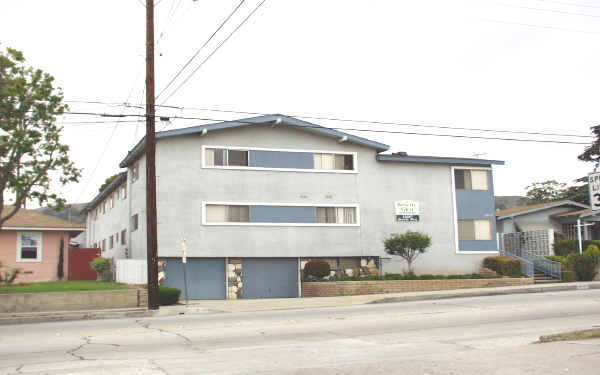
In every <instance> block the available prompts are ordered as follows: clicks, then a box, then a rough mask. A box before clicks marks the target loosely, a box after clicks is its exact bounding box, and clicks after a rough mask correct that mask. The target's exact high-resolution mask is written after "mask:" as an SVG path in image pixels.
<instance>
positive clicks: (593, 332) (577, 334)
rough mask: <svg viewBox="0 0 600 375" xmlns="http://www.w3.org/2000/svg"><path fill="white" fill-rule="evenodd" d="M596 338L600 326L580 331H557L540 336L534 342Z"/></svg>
mask: <svg viewBox="0 0 600 375" xmlns="http://www.w3.org/2000/svg"><path fill="white" fill-rule="evenodd" d="M598 338H600V328H594V329H584V330H581V331H572V332H564V333H557V334H555V335H548V336H540V339H539V341H536V343H538V344H542V343H545V342H554V341H575V340H589V339H598Z"/></svg>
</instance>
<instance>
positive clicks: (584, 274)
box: [573, 254, 597, 281]
mask: <svg viewBox="0 0 600 375" xmlns="http://www.w3.org/2000/svg"><path fill="white" fill-rule="evenodd" d="M573 266H574V271H575V275H577V280H580V281H591V280H594V277H595V276H596V266H597V263H596V258H595V257H594V255H591V254H576V256H575V258H574V263H573Z"/></svg>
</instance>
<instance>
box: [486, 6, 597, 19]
mask: <svg viewBox="0 0 600 375" xmlns="http://www.w3.org/2000/svg"><path fill="white" fill-rule="evenodd" d="M498 5H500V6H503V7H508V8H519V9H526V10H535V11H539V12H550V13H560V14H567V15H570V16H582V17H594V18H600V15H597V14H585V13H573V12H566V11H563V10H556V9H545V8H534V7H526V6H521V5H512V4H503V3H498Z"/></svg>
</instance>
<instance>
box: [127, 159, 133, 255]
mask: <svg viewBox="0 0 600 375" xmlns="http://www.w3.org/2000/svg"><path fill="white" fill-rule="evenodd" d="M129 173H130V168H129V167H127V182H126V186H127V205H128V210H127V258H128V259H131V258H133V248H132V246H131V216H132V214H131V205H132V203H131V199H132V196H133V191H132V189H131V176H130V175H129Z"/></svg>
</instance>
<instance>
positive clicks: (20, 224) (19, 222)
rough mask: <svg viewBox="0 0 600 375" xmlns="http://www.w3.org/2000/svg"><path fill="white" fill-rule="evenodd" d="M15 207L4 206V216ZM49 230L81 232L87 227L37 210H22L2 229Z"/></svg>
mask: <svg viewBox="0 0 600 375" xmlns="http://www.w3.org/2000/svg"><path fill="white" fill-rule="evenodd" d="M12 208H13V206H4V209H3V211H2V215H3V216H7V215H8V214H9V213H10V212H11V211H12ZM42 228H44V229H49V230H68V231H73V232H80V231H83V230H84V229H85V225H83V224H77V223H72V222H70V221H66V220H62V219H59V218H57V217H54V216H50V215H44V214H42V213H39V212H37V211H35V210H27V209H24V208H21V209H20V210H19V211H17V213H16V214H15V216H13V217H11V218H10V219H8V220H7V221H6V222H5V223H4V225H3V226H2V229H42Z"/></svg>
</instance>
